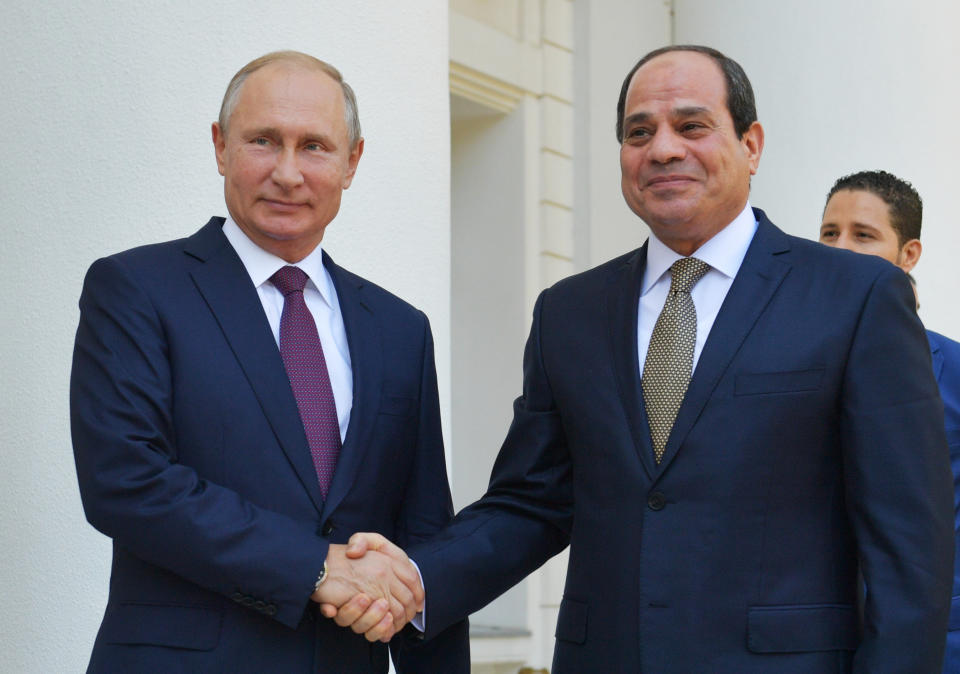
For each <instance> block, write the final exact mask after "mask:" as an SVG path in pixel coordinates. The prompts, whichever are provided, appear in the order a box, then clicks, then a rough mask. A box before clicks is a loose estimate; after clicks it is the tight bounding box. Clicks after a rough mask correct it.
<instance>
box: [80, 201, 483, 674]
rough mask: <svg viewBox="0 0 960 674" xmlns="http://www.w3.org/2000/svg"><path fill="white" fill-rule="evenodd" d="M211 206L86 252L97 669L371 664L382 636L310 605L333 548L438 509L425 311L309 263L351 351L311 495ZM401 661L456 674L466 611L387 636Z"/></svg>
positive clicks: (87, 449) (293, 668) (382, 665)
mask: <svg viewBox="0 0 960 674" xmlns="http://www.w3.org/2000/svg"><path fill="white" fill-rule="evenodd" d="M222 224H223V220H222V219H221V218H214V219H212V220H210V222H209V223H208V224H207V225H206V226H205V227H204V228H203V229H201V230H200V231H199V232H197V233H196V234H195V235H193V236H192V237H190V238H188V239H183V240H179V241H173V242H169V243H164V244H159V245H153V246H146V247H143V248H137V249H134V250H130V251H127V252H124V253H120V254H118V255H113V256H111V257H108V258H105V259H102V260H98V261H97V262H96V263H94V265H93V266H92V267H91V268H90V271H89V272H88V274H87V278H86V281H85V283H84V289H83V294H82V296H81V298H80V310H81V315H80V326H79V329H78V331H77V338H76V347H75V351H74V361H73V373H72V377H71V392H70V403H71V423H72V431H73V441H74V452H75V458H76V465H77V473H78V477H79V482H80V492H81V496H82V498H83V504H84V509H85V511H86V515H87V518H88V519H89V521H90V522H91V523H92V524H93V525H94V526H95V527H96V528H97V529H99V530H100V531H102V532H103V533H105V534H106V535H107V536H110V537H111V538H112V539H113V567H112V574H111V579H110V595H109V599H108V603H107V608H106V613H105V615H104V618H103V623H102V625H101V628H100V632H99V634H98V636H97V640H96V644H95V646H94V649H93V654H92V657H91V660H90V667H89V669H90V671H92V672H305V673H306V672H331V673H333V672H336V673H341V672H385V671H387V659H388V652H387V646H386V645H384V644H379V643H378V644H369V643H367V642H366V640H364V639H363V637H362V636H357V635H355V634H353V633H352V632H350V631H349V630H347V629H344V628H340V627H337V626H336V625H335V624H334V623H333V622H332V621H330V620H326V619H324V618H322V617H319V614H318V613H316V611H315V607H314V606H313V604H312V602H311V601H310V600H309V596H310V594H311V593H312V591H313V583H314V581H315V580H316V577H317V574H318V572H319V570H320V568H321V566H322V565H323V560H324V558H325V557H326V554H327V546H328V545H329V544H330V543H344V542H346V540H347V539H348V537H349V536H350V535H351V534H352V533H354V532H356V531H378V532H380V533H382V534H384V535H385V536H387V537H388V538H390V539H393V540H396V541H398V542H399V543H400V544H401V545H410V544H412V543H415V542H417V541H420V540H423V539H424V538H426V537H428V536H430V535H431V534H432V533H434V532H435V531H437V530H438V529H439V528H440V527H442V526H443V525H444V524H445V523H446V522H447V521H448V520H449V519H450V517H451V516H452V506H451V500H450V493H449V488H448V486H447V477H446V470H445V467H444V457H443V443H442V438H441V434H440V416H439V405H438V400H437V385H436V374H435V369H434V358H433V342H432V338H431V334H430V327H429V324H428V322H427V319H426V317H425V316H424V315H423V314H422V313H421V312H419V311H417V310H416V309H414V308H412V307H411V306H409V305H408V304H406V303H405V302H403V301H401V300H399V299H398V298H396V297H394V296H393V295H390V294H389V293H387V292H386V291H384V290H383V289H381V288H379V287H377V286H375V285H373V284H371V283H368V282H366V281H364V280H363V279H361V278H359V277H357V276H355V275H353V274H351V273H349V272H347V271H345V270H344V269H341V268H340V267H338V266H336V265H335V264H334V263H333V262H332V261H331V260H330V259H329V258H328V257H326V256H325V257H324V263H325V265H326V267H327V269H328V270H329V271H330V274H331V276H332V277H333V281H334V284H335V286H336V289H337V294H338V297H339V301H340V307H341V310H342V313H343V320H344V324H345V326H346V333H347V340H348V343H349V348H350V355H351V360H352V363H353V387H354V398H353V408H352V412H351V418H350V426H349V429H348V431H347V434H346V438H345V441H344V445H343V449H342V452H341V455H340V459H339V463H338V464H337V468H336V472H335V475H334V477H333V481H332V484H331V486H330V492H329V494H328V498H327V500H326V501H324V500H323V498H322V496H321V494H320V489H319V486H318V484H317V479H316V473H315V472H314V468H313V464H312V462H311V459H310V452H309V449H308V446H307V441H306V437H305V434H304V431H303V425H302V423H301V421H300V417H299V414H298V412H297V406H296V403H295V401H294V398H293V393H292V391H291V388H290V384H289V381H288V380H287V376H286V372H285V370H284V366H283V362H282V360H281V358H280V353H279V349H278V348H277V345H276V342H275V341H274V338H273V335H272V333H271V331H270V327H269V324H268V323H267V319H266V316H265V315H264V312H263V307H262V305H261V303H260V300H259V298H258V296H257V292H256V289H255V288H254V286H253V284H252V283H251V281H250V278H249V276H248V275H247V272H246V270H245V268H244V267H243V264H242V263H241V261H240V258H239V257H238V256H237V255H236V253H235V251H234V250H233V248H232V247H231V246H230V244H229V243H228V241H227V239H226V237H225V236H224V235H223V231H222ZM393 644H394V653H395V656H396V657H397V659H398V665H399V669H400V671H407V672H426V671H445V672H446V671H458V672H467V671H468V660H469V653H468V642H467V633H466V624H465V623H459V624H457V625H454V626H453V627H452V629H450V630H448V631H447V632H445V634H444V635H443V636H441V637H440V639H439V641H435V642H433V641H432V642H430V643H422V642H421V643H415V642H414V641H413V640H405V639H403V638H397V639H395V640H394V642H393Z"/></svg>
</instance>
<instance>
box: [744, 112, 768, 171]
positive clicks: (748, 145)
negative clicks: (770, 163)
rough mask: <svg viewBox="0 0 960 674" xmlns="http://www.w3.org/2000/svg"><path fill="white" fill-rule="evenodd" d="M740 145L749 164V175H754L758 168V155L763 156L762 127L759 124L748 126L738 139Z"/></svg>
mask: <svg viewBox="0 0 960 674" xmlns="http://www.w3.org/2000/svg"><path fill="white" fill-rule="evenodd" d="M740 145H741V147H743V152H744V154H745V155H746V156H747V160H748V161H749V162H750V175H756V174H757V169H758V168H759V167H760V155H761V154H763V127H762V126H760V122H754V123H753V124H751V125H750V128H749V129H747V130H746V131H745V132H744V134H743V136H742V137H741V138H740Z"/></svg>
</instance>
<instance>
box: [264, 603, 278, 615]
mask: <svg viewBox="0 0 960 674" xmlns="http://www.w3.org/2000/svg"><path fill="white" fill-rule="evenodd" d="M263 612H264V613H266V614H267V615H277V607H276V606H274V605H273V604H267V607H266V608H265V609H263Z"/></svg>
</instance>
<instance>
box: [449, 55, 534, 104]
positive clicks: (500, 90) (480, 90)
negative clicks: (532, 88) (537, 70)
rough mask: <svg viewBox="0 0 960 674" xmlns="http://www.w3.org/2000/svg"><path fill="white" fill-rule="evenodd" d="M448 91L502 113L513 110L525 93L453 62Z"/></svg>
mask: <svg viewBox="0 0 960 674" xmlns="http://www.w3.org/2000/svg"><path fill="white" fill-rule="evenodd" d="M450 93H451V94H454V95H456V96H460V97H462V98H465V99H467V100H470V101H473V102H475V103H479V104H480V105H483V106H485V107H487V108H491V109H493V110H496V111H497V112H502V113H508V112H511V111H513V110H514V108H516V107H517V105H519V103H520V101H522V100H523V97H524V95H525V92H524V90H523V89H521V88H519V87H516V86H514V85H512V84H508V83H506V82H503V81H501V80H498V79H496V78H494V77H490V76H489V75H486V74H484V73H482V72H480V71H478V70H474V69H473V68H468V67H467V66H464V65H460V64H459V63H453V62H451V63H450Z"/></svg>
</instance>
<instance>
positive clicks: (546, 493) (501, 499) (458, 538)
mask: <svg viewBox="0 0 960 674" xmlns="http://www.w3.org/2000/svg"><path fill="white" fill-rule="evenodd" d="M546 296H547V295H546V293H544V294H541V296H540V298H539V299H538V300H537V304H536V308H535V309H534V319H533V327H532V328H531V331H530V336H529V338H528V340H527V346H526V350H525V352H524V361H523V373H524V377H523V395H521V396H520V397H519V398H518V399H517V400H516V401H515V402H514V405H513V410H514V416H513V421H512V423H511V425H510V430H509V431H508V433H507V438H506V440H505V441H504V443H503V446H502V447H501V449H500V453H499V455H498V457H497V460H496V462H495V463H494V467H493V472H492V475H491V478H490V485H489V487H488V489H487V492H486V494H485V495H484V496H483V497H482V498H481V499H480V500H479V501H477V502H476V503H474V504H473V505H470V506H468V507H467V508H465V509H464V510H462V511H461V512H460V513H459V514H458V515H457V517H456V518H455V519H454V520H453V523H452V524H451V525H450V526H449V527H447V528H445V529H444V530H443V531H442V532H441V533H440V534H439V535H438V536H437V537H435V538H434V539H432V540H431V541H429V542H428V543H426V544H423V545H420V546H415V547H413V548H412V549H411V550H410V556H411V558H412V559H414V560H416V562H417V564H418V565H420V570H421V572H422V573H423V579H424V585H425V589H426V596H427V613H426V616H427V625H426V627H427V637H428V638H429V637H431V636H432V635H434V634H436V633H437V632H438V631H441V630H443V629H445V628H446V627H447V626H448V625H450V624H452V623H454V622H456V621H458V620H461V619H462V618H463V617H465V616H467V615H469V614H470V613H473V612H474V611H477V610H479V609H480V608H482V607H483V606H485V605H486V604H488V603H490V602H491V601H493V599H495V598H496V597H497V596H499V595H500V594H502V593H503V592H505V591H506V590H508V589H509V588H510V587H512V586H513V585H516V584H517V583H518V582H520V581H521V580H523V578H524V577H525V576H527V575H528V574H529V573H531V572H532V571H534V570H535V569H537V568H538V567H539V566H541V565H542V564H543V563H544V562H546V561H547V560H548V559H549V558H550V557H552V556H553V555H555V554H557V553H558V552H560V551H561V550H563V548H564V547H566V545H567V544H568V543H569V540H570V530H571V527H572V522H573V483H572V468H571V462H570V456H569V453H568V451H567V445H566V439H565V436H564V433H563V427H562V424H561V421H560V413H559V411H558V410H557V409H556V407H555V405H554V401H553V395H552V392H551V390H550V384H549V381H548V378H547V374H546V372H545V371H544V368H543V362H542V358H541V344H540V339H541V335H540V316H541V313H542V311H543V304H544V302H545V301H546V299H545V298H546Z"/></svg>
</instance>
